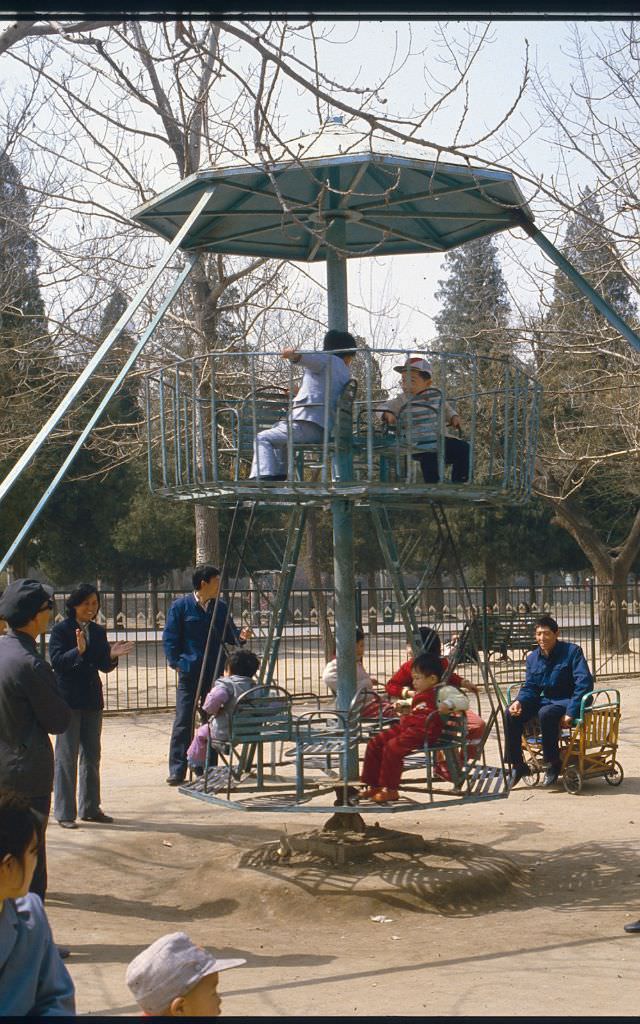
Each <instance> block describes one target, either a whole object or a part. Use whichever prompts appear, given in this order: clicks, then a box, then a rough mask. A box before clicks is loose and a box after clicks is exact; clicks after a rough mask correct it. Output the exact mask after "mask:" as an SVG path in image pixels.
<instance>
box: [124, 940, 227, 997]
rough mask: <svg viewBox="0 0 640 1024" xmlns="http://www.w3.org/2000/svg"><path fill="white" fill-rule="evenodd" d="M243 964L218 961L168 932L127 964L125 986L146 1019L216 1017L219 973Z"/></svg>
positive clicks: (200, 948)
mask: <svg viewBox="0 0 640 1024" xmlns="http://www.w3.org/2000/svg"><path fill="white" fill-rule="evenodd" d="M246 962H247V961H246V960H221V959H219V958H218V957H216V956H215V955H212V954H211V953H207V951H206V950H204V949H202V947H201V946H196V945H194V943H193V942H192V941H191V939H190V938H189V936H188V935H187V934H186V932H171V933H170V934H169V935H163V936H162V938H160V939H156V941H155V942H153V943H152V944H151V945H150V946H148V947H147V949H143V951H142V953H139V954H138V956H137V957H135V958H134V959H133V960H132V961H131V963H130V964H129V966H128V967H127V985H128V986H129V988H130V989H131V991H132V993H133V995H134V998H135V1000H136V1002H137V1003H138V1005H139V1006H140V1008H141V1009H142V1010H144V1015H145V1016H146V1017H219V1016H220V1008H221V999H220V993H219V992H218V981H219V973H220V971H226V970H228V969H229V968H230V967H240V966H241V965H242V964H246Z"/></svg>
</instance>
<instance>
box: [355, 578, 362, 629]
mask: <svg viewBox="0 0 640 1024" xmlns="http://www.w3.org/2000/svg"><path fill="white" fill-rule="evenodd" d="M356 626H359V627H360V629H362V583H361V581H360V580H358V582H357V583H356Z"/></svg>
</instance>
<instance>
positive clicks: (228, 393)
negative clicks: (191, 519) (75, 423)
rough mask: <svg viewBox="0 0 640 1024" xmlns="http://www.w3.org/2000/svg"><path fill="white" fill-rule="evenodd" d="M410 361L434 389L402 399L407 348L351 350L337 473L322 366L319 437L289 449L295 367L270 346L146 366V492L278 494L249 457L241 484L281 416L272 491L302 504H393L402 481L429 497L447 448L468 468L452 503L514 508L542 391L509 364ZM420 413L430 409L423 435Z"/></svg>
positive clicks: (225, 496) (527, 470) (521, 494)
mask: <svg viewBox="0 0 640 1024" xmlns="http://www.w3.org/2000/svg"><path fill="white" fill-rule="evenodd" d="M419 354H420V356H421V357H422V358H423V359H424V360H425V361H426V362H428V363H429V364H430V366H431V368H432V370H431V372H432V374H433V380H432V384H433V385H435V386H432V387H430V388H429V389H428V393H427V390H425V391H424V392H423V395H422V398H420V399H419V396H413V398H412V400H411V401H408V398H409V396H407V395H403V392H402V390H401V383H402V376H401V374H399V373H397V372H396V369H395V368H396V366H398V365H403V364H404V363H405V361H406V360H407V359H408V358H409V357H410V355H411V352H410V351H408V350H407V351H404V352H403V351H398V350H389V349H376V350H375V351H373V350H370V349H359V350H358V354H357V356H356V358H355V360H354V362H353V364H352V367H351V369H352V376H353V378H354V380H355V381H356V383H357V392H356V396H355V402H352V405H351V406H350V408H349V410H348V413H344V411H343V415H348V418H349V423H350V429H349V430H348V431H347V433H348V435H349V437H348V445H347V448H348V451H347V453H346V454H347V464H348V467H349V468H348V471H345V469H344V467H343V470H342V472H341V473H340V474H339V478H337V477H336V474H335V473H334V474H332V459H333V456H334V455H335V448H336V447H337V442H336V445H334V444H332V443H331V442H332V440H333V438H332V427H333V417H334V412H335V409H333V408H332V407H331V403H330V401H329V394H330V393H331V391H332V374H331V370H332V364H331V362H329V363H328V364H327V367H326V368H325V375H326V378H327V379H326V381H325V388H324V401H323V403H322V409H320V407H318V409H317V410H316V411H317V413H318V417H319V420H322V422H323V424H324V426H323V433H322V437H321V439H320V440H319V441H318V443H316V444H313V445H302V444H295V443H294V439H293V435H292V431H291V422H292V420H291V414H292V409H293V397H294V396H295V394H296V392H297V389H298V386H299V383H300V378H301V368H300V367H299V366H298V364H292V363H290V362H288V361H286V360H283V359H282V358H281V356H280V354H279V353H278V352H276V351H270V352H256V351H252V352H225V353H216V352H212V353H209V354H208V355H206V356H199V357H197V358H193V359H186V360H182V361H180V362H177V363H175V364H173V365H171V366H167V367H163V368H162V369H159V370H154V371H153V372H152V373H149V374H148V375H147V376H146V378H145V384H146V418H147V433H148V469H149V483H150V487H151V490H152V491H155V492H157V493H159V494H162V495H166V496H170V497H171V496H172V497H179V498H182V499H187V500H188V499H190V498H191V499H193V498H202V497H203V496H209V497H215V498H216V499H217V500H218V502H220V501H224V500H227V501H232V500H233V499H234V497H235V496H236V495H237V494H238V493H240V492H242V493H245V491H249V490H250V493H251V494H253V495H256V496H257V495H260V498H261V500H265V499H267V498H271V499H274V500H275V498H276V497H277V493H278V489H274V488H273V487H272V485H271V482H270V481H269V482H267V481H262V480H261V472H260V465H259V462H258V466H257V473H256V479H254V480H252V481H251V482H249V481H248V476H249V467H250V464H251V460H252V456H253V441H254V438H255V436H256V434H257V433H258V432H259V431H261V430H264V429H265V428H267V427H270V426H273V425H275V423H277V422H278V421H280V420H284V421H285V422H287V423H288V430H289V443H288V457H287V460H286V474H284V476H285V479H284V481H282V486H281V487H280V488H279V490H284V491H285V492H286V493H291V489H293V490H294V492H296V491H297V492H298V493H301V492H304V493H305V495H306V496H307V497H311V498H312V497H313V496H314V494H317V496H318V499H320V498H321V497H322V494H323V493H327V492H330V493H333V492H338V491H339V492H340V493H341V494H342V493H343V492H344V494H345V496H347V497H349V496H350V497H353V499H354V500H364V499H365V497H366V495H367V494H369V493H370V494H372V495H375V496H377V497H384V496H387V497H390V498H397V497H398V494H397V492H398V485H399V484H402V485H403V487H402V490H401V495H400V496H401V497H402V498H403V499H404V500H405V501H406V498H407V495H408V491H407V488H409V491H410V492H411V493H412V494H414V496H418V497H419V496H420V495H424V493H425V487H429V488H431V489H432V490H433V487H434V486H436V487H437V486H438V485H439V486H440V487H442V486H443V485H444V486H447V485H448V484H449V483H450V481H449V471H448V469H447V468H446V467H447V465H448V464H451V461H452V459H453V458H454V455H453V449H454V447H457V457H458V458H462V459H463V462H465V463H466V460H467V459H468V465H469V468H468V478H467V479H466V481H464V482H458V483H457V486H456V487H455V492H456V495H455V500H456V501H460V502H464V501H467V500H470V501H474V502H477V501H478V500H481V499H482V498H485V499H487V500H493V501H507V502H510V503H513V502H522V501H525V500H526V499H527V498H528V496H529V494H530V490H531V483H532V479H533V469H534V462H535V454H536V443H537V434H538V420H539V407H540V399H541V387H540V385H539V384H538V383H537V382H536V380H535V377H534V375H533V373H532V372H531V370H529V369H528V368H527V367H526V366H525V365H524V364H523V363H521V362H520V361H519V360H518V359H516V358H515V357H511V358H494V357H489V356H482V355H478V354H476V353H473V354H469V353H453V352H442V351H434V352H428V351H421V352H420V353H419ZM335 362H336V364H337V361H335ZM265 385H266V386H265ZM385 388H386V389H387V390H388V391H389V392H390V398H394V397H400V398H401V404H402V402H406V404H404V407H403V408H402V409H401V410H400V408H399V407H398V406H396V407H395V412H396V413H397V416H396V417H395V420H393V419H392V418H390V417H389V416H386V417H385V416H384V410H385V408H386V407H387V406H388V403H389V400H390V399H389V398H385V397H384V395H385V394H386V393H387V392H386V391H385V390H384V389H385ZM425 388H426V384H425ZM425 396H426V397H425ZM418 399H419V400H418ZM333 400H335V394H334V397H333ZM427 411H430V412H431V414H432V415H431V417H430V421H429V422H430V425H429V428H428V429H426V428H425V423H426V421H427V416H426V412H427ZM453 412H455V413H456V414H457V415H458V416H459V419H460V424H461V426H460V428H458V427H457V426H456V427H453V428H452V427H451V424H450V420H451V417H452V415H453ZM456 423H457V421H456ZM459 431H461V433H460V436H458V432H459ZM342 433H343V436H342V439H341V445H342V447H343V448H344V440H345V436H344V432H342ZM461 446H462V447H463V449H464V451H462V454H461ZM425 458H426V460H427V463H428V465H429V469H428V477H427V478H430V480H431V482H430V483H428V484H425V483H424V482H423V478H422V474H421V473H420V467H419V465H418V462H417V460H420V461H421V462H422V463H423V469H426V466H425V462H424V460H425ZM429 460H431V461H429ZM312 469H313V470H316V471H317V472H315V473H312V472H311V470H312ZM262 472H264V470H262ZM461 475H462V478H463V480H464V475H465V474H464V471H463V472H462V474H461V473H460V472H459V473H458V479H460V476H461ZM354 485H355V486H354ZM449 489H450V490H451V488H449Z"/></svg>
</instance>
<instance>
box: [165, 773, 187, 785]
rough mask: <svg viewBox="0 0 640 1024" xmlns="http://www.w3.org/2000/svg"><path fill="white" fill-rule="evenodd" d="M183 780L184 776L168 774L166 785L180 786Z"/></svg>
mask: <svg viewBox="0 0 640 1024" xmlns="http://www.w3.org/2000/svg"><path fill="white" fill-rule="evenodd" d="M183 782H184V776H180V775H170V776H169V778H168V779H167V786H181V785H182V784H183Z"/></svg>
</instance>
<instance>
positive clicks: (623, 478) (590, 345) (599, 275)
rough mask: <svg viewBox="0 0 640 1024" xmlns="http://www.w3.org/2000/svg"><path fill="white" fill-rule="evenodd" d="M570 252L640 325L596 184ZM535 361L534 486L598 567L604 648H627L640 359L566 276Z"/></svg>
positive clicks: (638, 541) (570, 233)
mask: <svg viewBox="0 0 640 1024" xmlns="http://www.w3.org/2000/svg"><path fill="white" fill-rule="evenodd" d="M564 251H565V253H566V255H567V257H568V258H569V259H570V260H571V262H572V263H573V264H574V265H575V266H576V267H577V269H578V270H579V271H580V272H581V273H582V274H583V275H584V277H585V278H586V279H587V280H588V281H589V283H590V284H591V285H592V286H593V287H594V288H596V289H597V290H598V291H599V292H600V294H601V295H603V297H604V298H605V299H606V300H607V301H608V302H609V304H610V305H611V306H612V307H613V308H614V310H615V311H616V312H617V313H618V315H620V316H622V317H623V318H624V319H625V320H626V321H627V322H628V323H630V324H631V325H632V326H633V325H634V324H635V325H636V327H637V307H636V305H635V301H634V298H633V294H632V287H631V284H630V282H629V278H628V275H627V274H626V273H625V272H624V269H623V267H622V266H621V261H620V256H619V253H618V250H617V245H616V242H615V239H614V238H613V237H612V235H611V233H610V232H609V231H608V229H607V227H606V224H605V220H604V216H603V210H602V207H601V205H600V203H599V202H598V199H597V197H596V195H595V194H594V192H593V191H592V190H591V189H585V191H584V192H583V195H582V199H581V201H580V204H579V205H578V207H577V208H576V210H575V212H574V214H573V215H572V217H571V218H570V221H569V223H568V225H567V229H566V235H565V240H564ZM536 358H537V362H538V372H539V376H540V379H541V381H542V383H543V385H544V387H545V405H544V415H543V418H542V423H541V436H540V446H539V465H538V479H537V481H536V489H537V491H538V493H539V494H541V495H542V496H543V497H544V499H545V500H546V501H547V502H548V503H549V504H550V506H551V507H552V509H553V512H554V520H555V521H556V522H557V523H558V524H559V525H561V526H562V527H563V528H564V529H565V530H567V531H568V532H569V533H570V534H571V536H572V537H573V538H574V540H575V541H576V543H577V544H578V545H579V546H580V548H581V549H582V551H583V552H584V554H585V555H586V557H587V558H588V560H589V563H590V565H591V566H592V568H593V570H594V572H595V575H596V578H597V582H598V600H599V607H600V631H601V643H602V645H603V648H604V650H606V651H607V652H608V653H620V652H624V651H626V650H628V629H627V618H626V599H627V576H628V573H629V571H630V569H631V566H632V564H633V562H634V560H635V559H636V558H637V556H638V553H639V552H640V512H639V511H638V498H639V496H640V490H639V488H638V484H637V479H638V470H639V469H640V413H639V411H638V403H637V389H638V386H639V385H640V365H639V364H638V358H637V355H635V354H634V353H633V352H632V350H631V349H630V348H629V346H628V344H627V343H626V342H624V341H623V340H622V339H621V338H620V337H619V336H618V335H617V334H616V332H615V331H613V329H612V328H611V327H610V326H609V324H608V323H607V322H606V321H605V320H604V317H602V315H601V314H600V313H598V312H597V311H596V310H595V309H594V308H593V306H592V305H591V303H589V302H588V300H587V299H586V298H584V297H583V296H582V294H581V293H580V292H579V291H578V290H577V288H576V287H575V285H573V284H572V282H570V281H569V280H568V279H567V278H566V277H565V275H563V274H560V273H559V272H558V273H556V275H555V277H554V281H553V292H552V297H551V301H550V304H549V307H548V309H547V310H546V311H545V313H544V317H543V320H542V324H541V327H540V333H539V335H538V340H537V344H536Z"/></svg>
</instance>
